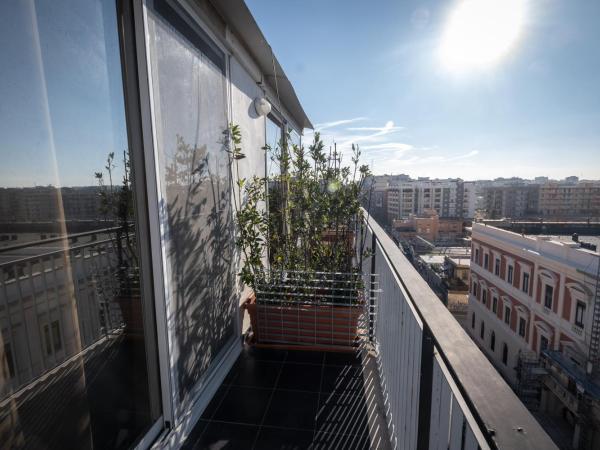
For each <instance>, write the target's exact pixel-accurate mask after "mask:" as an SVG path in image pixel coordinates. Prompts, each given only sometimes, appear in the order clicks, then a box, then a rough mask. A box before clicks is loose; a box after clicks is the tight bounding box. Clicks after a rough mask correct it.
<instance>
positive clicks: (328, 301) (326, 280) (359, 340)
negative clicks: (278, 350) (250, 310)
mask: <svg viewBox="0 0 600 450" xmlns="http://www.w3.org/2000/svg"><path fill="white" fill-rule="evenodd" d="M373 278H374V279H375V280H376V278H377V276H376V275H374V276H373ZM263 279H264V281H263V282H261V283H258V284H257V286H256V289H255V293H256V316H257V320H256V324H257V327H258V330H254V331H255V335H256V337H257V341H258V342H259V343H260V344H274V345H285V346H298V347H300V346H310V347H319V348H330V349H339V350H356V349H357V348H361V346H362V345H363V344H364V343H367V342H369V341H370V340H371V339H372V336H373V330H374V326H375V318H376V314H375V308H376V304H377V302H376V296H377V292H378V291H379V289H378V282H377V281H375V282H374V283H369V285H368V286H366V285H365V283H364V280H363V274H362V273H359V272H355V273H339V272H303V271H286V272H268V273H265V274H264V277H263Z"/></svg>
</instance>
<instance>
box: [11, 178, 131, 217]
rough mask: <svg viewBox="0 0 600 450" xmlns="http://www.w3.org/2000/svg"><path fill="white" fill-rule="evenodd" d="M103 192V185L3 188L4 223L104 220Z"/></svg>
mask: <svg viewBox="0 0 600 450" xmlns="http://www.w3.org/2000/svg"><path fill="white" fill-rule="evenodd" d="M90 178H91V176H90ZM106 189H109V188H108V187H107V188H106ZM114 189H115V190H118V189H119V187H118V186H117V187H115V188H114ZM101 191H102V188H101V187H99V186H75V187H63V188H56V187H54V186H36V187H25V188H0V223H11V222H52V221H56V220H62V219H66V220H97V219H101V218H102V213H101V208H100V204H101V197H100V192H101ZM59 198H60V203H59Z"/></svg>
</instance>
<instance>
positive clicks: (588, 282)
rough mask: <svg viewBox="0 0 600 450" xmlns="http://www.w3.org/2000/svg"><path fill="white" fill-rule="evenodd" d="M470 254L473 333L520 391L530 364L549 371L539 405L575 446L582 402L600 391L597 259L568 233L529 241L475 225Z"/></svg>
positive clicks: (598, 256) (471, 332) (530, 237)
mask: <svg viewBox="0 0 600 450" xmlns="http://www.w3.org/2000/svg"><path fill="white" fill-rule="evenodd" d="M581 240H582V241H598V238H597V237H591V238H582V239H581ZM471 255H472V256H471V259H472V261H471V271H470V279H469V324H468V327H467V329H468V331H469V333H470V334H471V336H472V338H473V340H474V341H475V342H476V343H477V344H478V345H479V346H480V348H481V349H482V350H483V352H484V353H485V354H486V355H487V356H488V358H489V359H490V360H491V361H492V363H493V364H494V365H495V366H496V368H497V369H498V370H499V371H500V372H501V373H502V374H503V375H504V377H505V378H506V379H507V380H509V382H510V383H511V384H512V385H513V386H514V387H515V389H517V391H518V392H521V388H522V384H523V383H524V382H526V381H527V380H528V379H529V378H528V374H527V373H525V372H524V371H525V369H526V365H527V364H529V363H531V362H532V361H534V364H535V365H536V366H537V373H538V374H540V373H544V372H545V375H544V376H543V377H540V378H539V380H538V381H541V383H540V384H539V388H540V389H539V391H538V395H539V398H538V400H539V407H540V408H541V409H542V411H545V412H547V413H549V414H553V415H557V416H560V417H562V418H565V420H566V421H567V422H568V423H569V424H570V425H571V426H572V427H573V439H574V441H573V442H574V448H577V445H575V444H576V443H577V442H576V441H579V435H580V432H581V426H580V422H581V420H582V415H583V410H582V407H583V403H582V402H581V401H579V400H581V398H583V396H584V394H590V395H592V397H593V396H597V393H598V392H600V391H598V390H597V389H596V387H594V386H597V387H600V384H597V373H598V355H597V351H595V350H594V349H595V347H597V346H594V345H593V343H594V342H597V339H598V337H597V336H595V334H598V330H599V329H600V327H599V326H598V317H595V316H594V304H595V301H598V299H597V298H596V297H597V295H596V292H597V286H596V283H597V271H598V260H599V259H600V254H599V253H598V252H597V251H593V250H591V249H588V248H583V246H582V245H581V244H580V243H578V242H574V241H573V240H572V239H571V237H570V236H526V235H521V234H517V233H514V232H510V231H506V230H502V229H499V228H495V227H491V226H486V225H483V224H479V223H474V224H473V229H472V252H471ZM596 311H600V308H597V309H596ZM594 322H596V326H594ZM525 361H527V362H528V363H527V364H525ZM589 383H591V384H589ZM542 386H543V387H542ZM579 386H590V389H587V391H588V392H584V390H585V389H583V388H580V387H579ZM592 400H594V401H593V402H592V403H590V406H591V405H592V404H593V403H594V402H595V407H594V408H593V411H587V413H586V415H587V416H588V417H593V416H600V414H599V410H598V405H599V402H598V400H600V398H599V399H594V398H592ZM590 412H591V413H592V414H589V413H590ZM596 434H597V433H596ZM596 440H598V436H596Z"/></svg>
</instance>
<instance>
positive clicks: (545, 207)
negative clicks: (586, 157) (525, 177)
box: [539, 182, 600, 219]
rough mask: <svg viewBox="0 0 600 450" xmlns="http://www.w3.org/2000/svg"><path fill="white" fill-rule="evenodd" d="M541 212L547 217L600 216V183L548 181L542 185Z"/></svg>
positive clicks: (583, 217)
mask: <svg viewBox="0 0 600 450" xmlns="http://www.w3.org/2000/svg"><path fill="white" fill-rule="evenodd" d="M539 196H540V198H539V212H540V215H542V216H543V217H545V218H554V219H561V218H562V219H564V218H571V219H573V218H581V219H598V218H600V183H599V182H578V183H576V182H571V183H556V182H554V183H547V184H544V185H542V186H540V192H539Z"/></svg>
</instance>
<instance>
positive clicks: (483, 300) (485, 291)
mask: <svg viewBox="0 0 600 450" xmlns="http://www.w3.org/2000/svg"><path fill="white" fill-rule="evenodd" d="M481 303H483V304H484V305H485V304H487V289H484V290H483V293H482V294H481Z"/></svg>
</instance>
